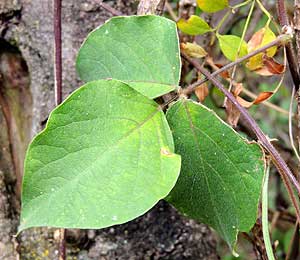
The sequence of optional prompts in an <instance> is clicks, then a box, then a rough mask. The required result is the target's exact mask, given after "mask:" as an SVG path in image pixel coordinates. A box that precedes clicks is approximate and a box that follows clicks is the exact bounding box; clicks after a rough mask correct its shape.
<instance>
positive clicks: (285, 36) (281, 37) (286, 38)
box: [182, 34, 290, 95]
mask: <svg viewBox="0 0 300 260" xmlns="http://www.w3.org/2000/svg"><path fill="white" fill-rule="evenodd" d="M289 40H290V36H289V35H288V34H281V35H279V36H278V37H277V38H276V39H275V40H274V41H272V42H270V43H268V44H266V45H265V46H262V47H260V48H258V49H257V50H255V51H252V52H250V53H249V54H247V55H245V56H243V57H241V58H239V59H237V60H236V61H233V62H231V63H229V64H227V65H225V66H223V67H222V68H220V69H219V70H217V71H215V72H213V73H212V74H211V76H217V75H219V74H220V73H222V72H224V71H226V70H229V69H230V68H232V67H234V66H236V65H238V64H240V63H242V62H244V61H246V60H248V59H250V58H252V57H253V56H255V55H257V54H260V53H263V52H266V51H267V50H268V49H269V48H271V47H274V46H277V45H284V44H286V43H287V42H288V41H289ZM208 80H209V79H208V78H207V77H205V78H204V79H201V80H198V81H196V82H195V83H193V84H191V85H190V86H188V87H187V88H185V89H183V90H182V93H183V94H184V95H189V94H191V93H192V92H193V91H194V90H195V89H196V88H197V87H198V86H200V85H201V84H203V83H205V82H206V81H208Z"/></svg>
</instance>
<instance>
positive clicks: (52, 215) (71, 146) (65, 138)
mask: <svg viewBox="0 0 300 260" xmlns="http://www.w3.org/2000/svg"><path fill="white" fill-rule="evenodd" d="M173 150H174V148H173V139H172V135H171V132H170V129H169V126H168V124H167V121H166V119H165V116H164V114H163V112H162V111H161V110H160V109H159V107H158V105H157V104H156V103H155V102H154V101H152V100H150V99H148V98H146V97H145V96H142V95H141V94H140V93H138V92H137V91H135V90H134V89H132V88H131V87H129V86H128V85H127V84H125V83H122V82H120V81H116V80H108V81H106V80H99V81H94V82H90V83H88V84H86V85H84V86H83V87H81V88H80V89H78V90H77V91H75V92H74V93H73V94H72V95H71V96H70V97H69V98H67V99H66V100H65V101H64V102H63V103H62V104H61V105H60V106H58V107H57V108H56V109H54V110H53V112H52V113H51V115H50V118H49V121H48V124H47V127H46V129H45V130H44V131H42V132H41V133H40V134H38V135H37V136H36V137H35V138H34V140H33V141H32V143H31V144H30V146H29V149H28V151H27V155H26V159H25V175H24V179H23V190H22V213H21V226H20V228H19V230H20V231H21V230H23V229H25V228H29V227H34V226H52V227H64V228H103V227H108V226H111V225H115V224H121V223H124V222H127V221H129V220H132V219H134V218H136V217H137V216H140V215H142V214H143V213H145V212H146V211H147V210H149V209H150V208H151V207H152V206H154V205H155V204H156V203H157V202H158V201H159V200H160V199H162V198H164V197H165V196H166V195H167V194H168V193H169V192H170V190H171V189H172V188H173V186H174V185H175V182H176V180H177V177H178V175H179V171H180V156H178V155H176V154H174V153H173Z"/></svg>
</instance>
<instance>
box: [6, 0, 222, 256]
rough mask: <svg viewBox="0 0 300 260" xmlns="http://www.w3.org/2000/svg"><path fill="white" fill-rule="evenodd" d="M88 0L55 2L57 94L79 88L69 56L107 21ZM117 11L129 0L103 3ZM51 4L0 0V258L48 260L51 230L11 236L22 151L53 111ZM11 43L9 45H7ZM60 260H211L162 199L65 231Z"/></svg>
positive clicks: (203, 236) (191, 228) (207, 235)
mask: <svg viewBox="0 0 300 260" xmlns="http://www.w3.org/2000/svg"><path fill="white" fill-rule="evenodd" d="M97 2H98V1H96V0H85V1H84V0H78V1H71V0H65V1H63V10H62V13H63V21H62V24H63V90H64V93H63V95H64V97H66V96H67V95H68V94H69V93H70V92H71V91H73V90H74V89H76V88H77V87H79V86H80V85H81V82H80V80H79V79H78V78H77V76H76V72H75V57H76V53H77V51H78V49H79V47H80V44H81V43H82V41H83V39H84V38H85V37H86V36H87V34H88V32H90V31H91V30H92V29H93V28H95V27H97V26H99V25H100V24H102V23H103V22H104V21H105V20H107V19H108V18H109V17H110V14H109V13H107V11H105V10H103V9H101V8H100V7H99V2H98V3H97ZM107 3H109V4H112V5H113V6H114V7H115V8H117V9H118V10H120V11H121V12H122V13H127V14H130V13H134V12H136V7H137V3H136V2H135V1H126V0H117V1H108V2H107ZM51 10H52V1H46V0H1V1H0V36H1V38H2V39H1V40H0V106H1V110H0V146H1V149H0V259H5V260H12V259H22V260H23V259H24V260H25V259H56V258H57V242H56V241H55V232H54V231H55V230H53V229H46V228H37V229H30V230H27V231H24V232H23V233H22V234H21V235H20V236H19V237H18V238H17V239H15V238H13V235H14V234H15V233H16V230H17V225H18V216H19V202H18V201H19V189H18V188H16V187H17V186H19V185H20V181H21V180H20V178H21V177H20V176H21V174H22V170H23V169H22V165H23V158H24V153H25V148H26V146H27V144H28V142H29V141H30V139H31V138H32V137H33V135H34V134H35V133H37V132H38V131H39V130H41V129H42V128H43V127H44V124H45V122H46V120H47V116H48V114H49V112H50V111H51V110H52V109H53V108H54V104H55V102H54V91H53V85H54V84H53V31H52V29H53V28H52V14H51ZM13 46H14V47H13ZM67 242H68V249H67V253H68V259H85V260H88V259H218V257H217V255H216V245H215V241H214V238H213V235H212V233H211V231H210V230H209V229H208V228H207V227H206V226H205V225H202V224H197V223H196V222H194V221H191V220H188V219H186V218H184V217H182V216H180V214H178V213H177V212H176V210H174V209H173V208H172V207H171V206H169V205H167V204H166V203H164V202H161V203H159V204H158V205H157V206H156V207H154V209H152V210H151V211H150V212H148V213H147V214H145V215H144V216H142V217H140V218H138V219H137V220H134V221H131V222H130V223H128V224H125V225H121V226H115V227H112V228H108V229H104V230H88V231H78V230H68V234H67Z"/></svg>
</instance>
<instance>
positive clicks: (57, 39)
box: [53, 0, 66, 260]
mask: <svg viewBox="0 0 300 260" xmlns="http://www.w3.org/2000/svg"><path fill="white" fill-rule="evenodd" d="M53 15H54V17H53V19H54V23H53V25H54V28H53V29H54V92H55V104H56V106H57V105H59V104H60V103H61V102H62V55H61V53H62V48H61V0H54V8H53ZM65 234H66V231H65V229H63V228H62V229H60V230H59V238H58V243H59V246H58V257H59V260H65V259H66V239H65Z"/></svg>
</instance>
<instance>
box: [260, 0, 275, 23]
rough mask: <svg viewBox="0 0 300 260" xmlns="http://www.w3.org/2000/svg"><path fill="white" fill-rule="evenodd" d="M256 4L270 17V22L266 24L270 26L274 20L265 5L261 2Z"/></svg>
mask: <svg viewBox="0 0 300 260" xmlns="http://www.w3.org/2000/svg"><path fill="white" fill-rule="evenodd" d="M256 2H257V4H258V5H259V8H260V9H261V10H262V12H263V13H264V14H265V15H266V16H267V17H268V21H267V23H266V26H269V25H270V22H271V20H272V16H271V14H270V13H269V12H268V11H267V9H266V8H265V7H264V6H263V4H262V3H261V2H260V1H259V0H256Z"/></svg>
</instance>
